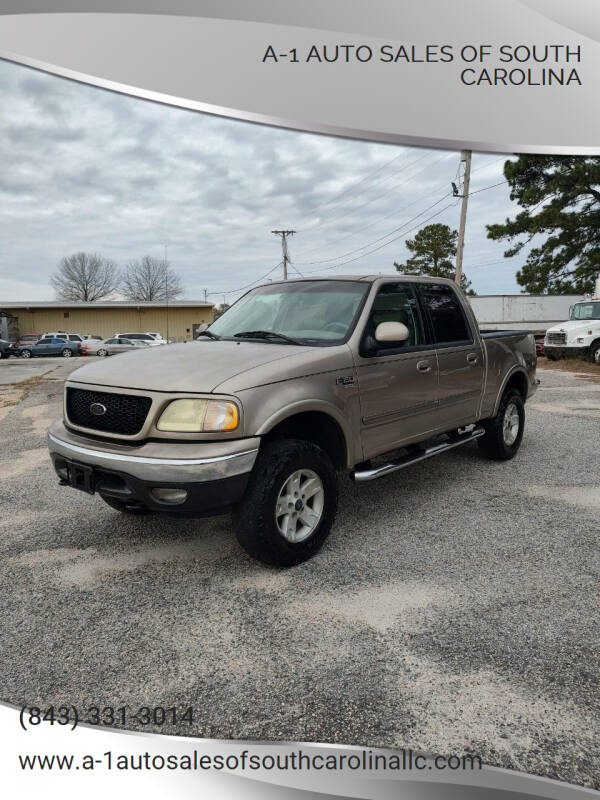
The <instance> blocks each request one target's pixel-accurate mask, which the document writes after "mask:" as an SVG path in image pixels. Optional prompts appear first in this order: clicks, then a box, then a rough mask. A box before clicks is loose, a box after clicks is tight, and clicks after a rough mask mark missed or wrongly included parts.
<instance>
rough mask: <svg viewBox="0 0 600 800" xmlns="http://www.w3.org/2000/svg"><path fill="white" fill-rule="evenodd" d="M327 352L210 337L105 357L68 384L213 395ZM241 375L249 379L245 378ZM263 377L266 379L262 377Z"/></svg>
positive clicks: (83, 370)
mask: <svg viewBox="0 0 600 800" xmlns="http://www.w3.org/2000/svg"><path fill="white" fill-rule="evenodd" d="M328 349H329V348H317V347H300V346H295V345H288V344H271V343H262V342H250V341H240V342H221V341H214V340H211V339H208V338H206V339H201V340H199V341H196V342H187V343H185V344H170V345H164V346H163V347H152V348H147V349H146V348H144V349H143V350H139V351H137V352H134V353H123V354H119V355H116V356H110V357H109V358H103V359H102V360H101V361H96V362H94V363H93V364H88V365H87V366H85V367H81V368H80V369H78V370H75V372H73V373H71V375H70V377H69V381H70V382H75V383H93V384H98V385H100V386H114V387H120V388H124V389H146V390H148V391H158V392H200V393H202V392H213V391H215V389H216V388H217V387H218V386H219V385H220V384H223V383H224V382H228V384H230V385H231V384H232V381H233V379H235V378H239V379H240V381H239V382H240V385H241V386H242V385H243V386H246V385H248V384H251V385H258V384H260V383H261V382H262V380H258V379H257V380H255V381H252V380H250V381H249V380H248V378H247V376H246V374H247V373H249V372H252V371H254V370H257V371H258V372H259V373H262V370H261V369H260V368H261V367H264V366H266V365H272V369H271V370H268V372H269V373H271V372H279V371H280V370H281V373H285V377H291V376H290V375H289V370H284V368H283V363H282V364H277V363H276V362H286V361H287V360H289V359H293V360H294V361H296V362H299V361H300V362H304V363H305V362H306V360H307V359H306V354H307V353H309V352H314V351H321V352H322V351H323V350H328ZM335 349H336V350H337V349H338V348H335ZM309 360H310V359H309ZM293 371H295V370H293ZM304 371H305V372H306V370H304ZM242 375H245V377H246V379H245V380H241V376H242ZM256 378H258V375H257V376H256ZM261 378H262V379H263V380H264V377H263V374H261ZM233 383H234V384H235V383H236V381H233Z"/></svg>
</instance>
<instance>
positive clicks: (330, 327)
mask: <svg viewBox="0 0 600 800" xmlns="http://www.w3.org/2000/svg"><path fill="white" fill-rule="evenodd" d="M324 330H326V331H335V330H337V331H339V332H340V333H346V326H345V325H344V323H343V322H328V323H327V325H325V328H324Z"/></svg>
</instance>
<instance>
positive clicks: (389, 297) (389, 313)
mask: <svg viewBox="0 0 600 800" xmlns="http://www.w3.org/2000/svg"><path fill="white" fill-rule="evenodd" d="M382 322H401V323H402V324H403V325H406V327H407V328H408V339H407V340H406V341H404V342H378V341H377V340H376V339H375V331H376V329H377V326H378V325H380V324H381V323H382ZM424 345H425V336H424V334H423V326H422V324H421V317H420V314H419V309H418V305H417V298H416V296H415V292H414V290H413V288H412V286H411V285H410V284H407V283H386V284H384V285H383V286H382V287H381V288H380V289H379V291H378V292H377V295H376V297H375V299H374V301H373V305H372V307H371V313H370V314H369V320H368V322H367V326H366V329H365V336H364V338H363V348H362V349H363V350H364V355H381V351H393V352H395V353H397V352H402V351H403V350H410V349H411V348H415V347H419V346H424Z"/></svg>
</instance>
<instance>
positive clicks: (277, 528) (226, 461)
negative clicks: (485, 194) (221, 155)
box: [48, 275, 538, 566]
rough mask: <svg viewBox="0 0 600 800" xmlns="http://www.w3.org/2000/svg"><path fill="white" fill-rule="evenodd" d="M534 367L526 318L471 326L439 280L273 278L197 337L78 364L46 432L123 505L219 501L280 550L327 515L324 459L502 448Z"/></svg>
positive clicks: (186, 505)
mask: <svg viewBox="0 0 600 800" xmlns="http://www.w3.org/2000/svg"><path fill="white" fill-rule="evenodd" d="M537 383H538V381H537V379H536V351H535V342H534V339H533V336H532V334H530V333H528V332H526V331H513V330H511V331H493V332H488V333H482V332H480V331H479V329H478V325H477V322H476V320H475V317H474V315H473V313H472V311H471V309H470V306H469V304H468V303H467V302H466V300H465V298H464V296H463V294H462V292H461V291H460V290H459V289H457V287H456V285H455V284H454V283H453V282H452V281H449V280H444V279H440V278H425V277H416V276H405V277H403V276H398V275H394V276H390V277H383V276H377V275H365V276H350V277H344V278H335V279H330V278H326V279H325V278H317V279H311V280H297V281H296V280H293V281H282V282H278V283H269V284H268V285H266V286H261V287H258V288H255V289H252V290H250V291H249V292H247V293H246V294H245V295H244V296H242V297H241V298H240V299H239V300H238V301H237V302H236V303H235V304H234V305H233V306H232V307H231V308H230V309H229V310H228V311H226V312H225V314H223V315H222V316H221V317H220V318H219V319H218V320H217V321H216V322H214V323H213V324H212V325H211V326H210V327H209V328H208V329H206V330H205V331H203V332H202V334H201V336H200V338H199V340H197V341H194V342H187V343H182V344H176V345H172V346H170V347H165V348H161V349H160V351H159V352H156V351H154V352H149V351H148V349H146V350H142V351H140V352H136V353H131V354H125V355H123V356H121V357H120V358H118V359H108V360H107V359H103V360H102V361H98V362H96V363H94V364H90V365H88V366H85V367H83V368H81V369H79V370H77V371H75V372H73V373H72V374H71V375H70V376H69V378H68V380H67V382H66V384H65V398H64V417H63V419H61V420H57V421H56V422H55V423H53V425H52V426H51V428H50V431H49V434H48V443H49V449H50V455H51V457H52V460H53V463H54V468H55V470H56V472H57V474H58V477H59V479H60V483H61V484H63V485H65V486H71V487H74V488H76V489H80V490H83V491H85V492H88V493H90V494H94V493H97V494H98V495H99V496H100V497H101V498H102V499H103V500H104V501H105V502H106V503H108V505H110V506H111V507H112V508H115V509H117V510H118V511H120V512H124V513H131V514H142V513H151V512H152V513H155V512H156V513H168V514H176V515H181V516H187V517H199V516H206V515H213V514H220V513H223V512H224V511H225V510H229V509H231V510H232V515H233V525H234V530H235V533H236V536H237V538H238V540H239V542H240V543H241V545H242V546H243V547H244V548H245V549H246V550H247V552H248V553H250V554H251V555H252V556H253V557H255V558H256V559H258V560H260V561H263V562H265V563H268V564H278V565H282V566H291V565H293V564H297V563H299V562H301V561H304V560H306V559H307V558H310V557H311V556H312V555H313V554H314V553H315V552H316V551H317V550H318V549H319V548H320V547H321V545H322V544H323V542H324V541H325V539H326V538H327V536H328V535H329V533H330V530H331V528H332V525H333V522H334V519H335V515H336V509H337V502H338V500H337V498H338V490H337V473H340V472H344V471H345V472H349V473H350V476H351V477H352V478H353V479H354V480H355V481H356V482H357V483H358V484H359V485H362V484H364V483H367V482H369V481H371V480H374V479H377V478H381V477H383V476H385V475H387V474H389V473H391V472H394V471H396V470H400V469H403V468H406V467H408V466H410V465H411V464H414V463H415V462H418V461H422V460H423V459H426V458H429V457H432V456H435V455H439V454H441V453H444V452H446V451H448V450H450V449H452V448H455V447H459V446H462V445H464V444H467V443H469V442H473V441H477V444H478V445H479V447H480V449H481V452H482V453H483V455H485V456H487V457H489V458H492V459H496V460H499V461H507V460H509V459H511V458H513V456H515V455H516V453H517V451H518V450H519V447H520V445H521V440H522V436H523V429H524V423H525V402H526V401H527V399H528V398H529V397H530V396H531V395H532V394H533V392H534V391H535V389H536V387H537ZM363 491H367V489H363Z"/></svg>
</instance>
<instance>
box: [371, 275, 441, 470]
mask: <svg viewBox="0 0 600 800" xmlns="http://www.w3.org/2000/svg"><path fill="white" fill-rule="evenodd" d="M382 322H401V323H403V324H404V325H406V327H407V328H408V331H409V337H408V339H407V340H406V341H405V342H377V341H376V340H375V331H376V328H377V326H378V325H379V324H380V323H382ZM356 366H357V372H358V380H359V387H360V405H361V441H362V446H363V454H364V458H365V459H369V458H373V457H374V456H377V455H380V454H382V453H385V452H389V451H390V450H394V449H397V448H399V447H402V446H403V445H405V444H409V443H410V441H413V440H416V439H419V438H422V437H423V436H424V435H426V434H427V433H428V432H429V431H432V430H433V429H434V428H435V426H436V410H437V393H438V362H437V356H436V352H435V348H434V346H433V345H432V344H431V343H429V342H428V341H427V337H426V333H425V326H424V324H423V320H422V317H421V311H420V307H419V304H418V301H417V296H416V292H415V289H414V285H413V284H412V283H403V282H394V283H385V284H382V285H381V286H380V287H379V290H378V292H377V295H376V296H375V299H374V300H373V305H372V307H371V312H370V314H369V318H368V321H367V323H366V326H365V330H364V332H363V336H362V339H361V344H360V348H359V355H358V359H357V364H356Z"/></svg>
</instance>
